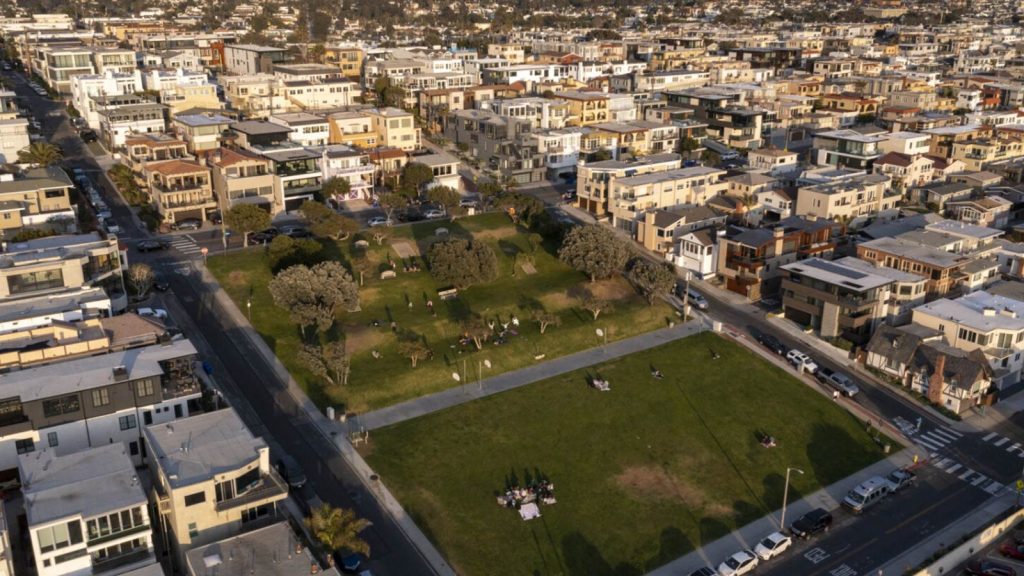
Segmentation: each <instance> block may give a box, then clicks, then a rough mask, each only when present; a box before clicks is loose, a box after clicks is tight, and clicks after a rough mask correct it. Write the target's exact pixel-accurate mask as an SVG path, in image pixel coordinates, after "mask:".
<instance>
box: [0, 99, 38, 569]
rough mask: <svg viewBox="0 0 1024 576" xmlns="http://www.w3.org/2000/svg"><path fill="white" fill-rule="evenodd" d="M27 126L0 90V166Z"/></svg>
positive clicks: (14, 153) (24, 141)
mask: <svg viewBox="0 0 1024 576" xmlns="http://www.w3.org/2000/svg"><path fill="white" fill-rule="evenodd" d="M28 125H29V124H28V120H27V119H25V118H22V117H20V116H19V112H18V103H17V95H16V94H15V93H14V92H11V91H8V90H3V89H0V164H13V163H14V162H16V161H17V160H18V151H20V150H22V149H24V148H26V147H28V145H29V144H30V143H31V141H30V140H29V136H28ZM0 576H2V575H0Z"/></svg>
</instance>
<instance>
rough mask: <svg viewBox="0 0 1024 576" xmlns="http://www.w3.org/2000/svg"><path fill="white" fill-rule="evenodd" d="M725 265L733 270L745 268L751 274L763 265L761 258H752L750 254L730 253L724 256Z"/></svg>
mask: <svg viewBox="0 0 1024 576" xmlns="http://www.w3.org/2000/svg"><path fill="white" fill-rule="evenodd" d="M725 266H726V267H727V268H732V269H734V270H740V271H744V270H745V271H747V272H750V273H752V274H756V273H757V271H758V270H760V269H761V268H763V267H764V260H763V259H761V258H752V257H750V256H740V255H738V254H730V255H728V256H726V258H725Z"/></svg>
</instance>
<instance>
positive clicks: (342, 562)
mask: <svg viewBox="0 0 1024 576" xmlns="http://www.w3.org/2000/svg"><path fill="white" fill-rule="evenodd" d="M336 557H337V560H336V563H337V565H338V567H339V568H341V571H342V572H345V573H347V574H355V573H356V572H357V571H358V570H359V567H360V566H362V565H363V561H364V560H365V559H366V557H365V556H363V555H362V554H359V553H358V552H356V553H351V554H345V555H344V556H342V553H341V552H338V553H336Z"/></svg>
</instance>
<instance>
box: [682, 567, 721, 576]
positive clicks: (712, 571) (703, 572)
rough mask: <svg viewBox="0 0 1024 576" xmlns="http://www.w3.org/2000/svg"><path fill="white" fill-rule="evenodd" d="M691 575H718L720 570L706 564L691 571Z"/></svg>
mask: <svg viewBox="0 0 1024 576" xmlns="http://www.w3.org/2000/svg"><path fill="white" fill-rule="evenodd" d="M689 576H718V572H715V569H714V568H711V567H710V566H705V567H703V568H697V569H696V570H694V571H693V572H690V574H689Z"/></svg>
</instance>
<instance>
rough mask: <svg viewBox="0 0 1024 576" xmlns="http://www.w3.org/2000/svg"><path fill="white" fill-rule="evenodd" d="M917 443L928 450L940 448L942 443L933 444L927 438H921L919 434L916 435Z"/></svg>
mask: <svg viewBox="0 0 1024 576" xmlns="http://www.w3.org/2000/svg"><path fill="white" fill-rule="evenodd" d="M917 443H918V444H920V445H922V446H924V447H925V448H927V449H929V450H940V449H942V444H935V443H934V441H932V442H929V441H928V440H926V439H924V438H922V437H920V436H918V437H917Z"/></svg>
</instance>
